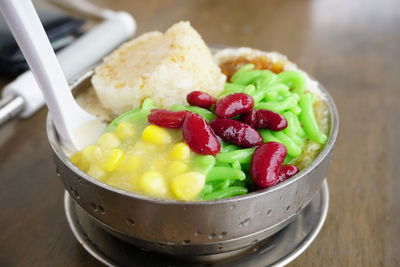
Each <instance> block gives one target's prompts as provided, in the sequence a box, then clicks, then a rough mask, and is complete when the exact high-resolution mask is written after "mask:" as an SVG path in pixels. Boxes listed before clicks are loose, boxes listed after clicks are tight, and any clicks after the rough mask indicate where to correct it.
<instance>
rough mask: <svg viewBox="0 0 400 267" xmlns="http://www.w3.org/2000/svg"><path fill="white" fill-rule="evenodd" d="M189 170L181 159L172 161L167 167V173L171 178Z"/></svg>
mask: <svg viewBox="0 0 400 267" xmlns="http://www.w3.org/2000/svg"><path fill="white" fill-rule="evenodd" d="M188 170H189V166H188V165H186V164H185V163H183V162H182V161H174V162H172V163H171V164H170V165H169V166H168V168H167V175H168V176H169V177H171V178H173V177H175V176H178V175H181V174H183V173H185V172H187V171H188Z"/></svg>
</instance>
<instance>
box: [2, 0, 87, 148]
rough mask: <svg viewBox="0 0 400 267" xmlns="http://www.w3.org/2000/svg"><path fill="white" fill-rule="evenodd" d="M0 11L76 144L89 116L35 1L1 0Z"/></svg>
mask: <svg viewBox="0 0 400 267" xmlns="http://www.w3.org/2000/svg"><path fill="white" fill-rule="evenodd" d="M0 11H1V13H2V14H3V16H4V19H5V21H6V22H7V24H8V26H9V28H10V30H11V32H12V33H13V35H14V37H15V39H16V41H17V43H18V45H19V47H20V49H21V51H22V53H23V54H24V57H25V59H26V61H27V62H28V65H29V67H30V69H31V71H32V72H33V75H34V76H35V79H36V81H37V83H38V84H39V87H40V89H41V91H42V94H43V97H44V99H45V101H46V103H47V106H48V108H49V111H50V114H51V116H52V119H53V122H54V124H55V126H56V128H57V131H58V133H59V134H60V135H61V138H62V139H63V140H66V141H70V144H74V143H76V142H74V135H73V129H75V128H77V127H78V126H79V125H77V123H79V122H82V121H84V120H82V116H83V117H85V116H87V117H89V115H88V114H87V113H86V112H84V111H83V110H82V109H81V108H80V107H79V106H78V104H77V103H76V102H75V100H74V98H73V96H72V93H71V91H70V89H69V86H68V83H67V81H66V79H65V77H64V74H63V71H62V69H61V67H60V65H59V63H58V61H57V58H56V55H55V53H54V51H53V49H52V47H51V44H50V41H49V39H48V37H47V35H46V33H45V31H44V29H43V26H42V24H41V22H40V20H39V17H38V15H37V13H36V11H35V8H34V6H33V4H32V2H31V1H30V0H17V1H16V0H0ZM86 114H87V115H86Z"/></svg>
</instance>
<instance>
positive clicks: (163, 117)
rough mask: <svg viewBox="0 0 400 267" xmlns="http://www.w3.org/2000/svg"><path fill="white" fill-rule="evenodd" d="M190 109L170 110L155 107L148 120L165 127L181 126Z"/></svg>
mask: <svg viewBox="0 0 400 267" xmlns="http://www.w3.org/2000/svg"><path fill="white" fill-rule="evenodd" d="M188 113H189V112H188V111H170V110H165V109H153V110H151V113H150V114H149V116H148V117H147V120H148V121H149V122H150V123H152V124H155V125H157V126H160V127H164V128H181V127H182V124H183V120H184V119H185V117H186V115H187V114H188Z"/></svg>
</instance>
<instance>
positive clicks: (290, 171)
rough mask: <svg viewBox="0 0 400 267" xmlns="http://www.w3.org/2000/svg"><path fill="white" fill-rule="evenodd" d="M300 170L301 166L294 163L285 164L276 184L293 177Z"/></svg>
mask: <svg viewBox="0 0 400 267" xmlns="http://www.w3.org/2000/svg"><path fill="white" fill-rule="evenodd" d="M298 172H299V168H297V166H296V165H293V164H287V165H283V166H282V167H281V169H280V170H279V177H278V179H277V180H276V183H275V184H279V183H280V182H283V181H285V180H286V179H288V178H290V177H292V176H293V175H295V174H296V173H298Z"/></svg>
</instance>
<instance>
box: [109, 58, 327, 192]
mask: <svg viewBox="0 0 400 267" xmlns="http://www.w3.org/2000/svg"><path fill="white" fill-rule="evenodd" d="M239 92H240V93H246V94H248V95H250V96H252V97H253V99H254V102H255V108H256V109H267V110H271V111H274V112H278V113H280V114H281V115H283V116H284V117H285V118H286V120H287V122H288V127H287V128H286V129H284V130H282V131H279V132H275V131H272V130H268V129H259V130H258V131H259V133H260V134H261V136H262V138H263V141H264V142H280V143H282V144H284V145H285V146H286V148H287V151H288V154H287V156H286V158H285V161H284V164H289V163H292V162H295V161H296V160H297V159H298V158H299V157H301V155H302V153H303V151H304V145H305V143H306V141H307V140H311V141H313V142H315V143H318V144H320V145H323V144H325V143H326V141H327V136H326V135H325V134H324V133H323V132H322V131H321V130H320V129H319V127H318V123H317V121H316V118H315V116H314V108H313V105H314V103H315V95H313V94H311V93H309V92H307V85H306V80H305V78H304V77H303V74H301V73H300V72H296V71H284V72H281V73H279V74H275V73H273V72H271V71H269V70H256V69H254V65H253V64H247V65H245V66H243V67H242V68H240V69H239V70H238V71H236V73H235V74H234V75H233V76H232V78H231V82H230V83H225V87H224V90H223V91H222V92H221V94H220V95H219V97H218V98H219V99H220V98H222V97H224V96H226V95H229V94H233V93H239ZM154 108H156V106H155V104H154V102H153V101H152V100H151V99H150V98H147V99H145V101H144V102H143V104H142V106H141V108H139V109H133V110H131V111H128V112H126V113H124V114H122V115H120V116H119V117H117V118H116V119H115V120H113V121H112V122H111V123H110V124H109V125H108V127H107V128H106V132H112V131H114V130H115V129H116V127H117V126H118V125H119V124H120V123H121V122H125V121H126V122H130V123H133V124H143V125H145V124H146V123H147V116H148V115H149V114H150V111H151V110H152V109H154ZM170 110H172V111H182V110H187V111H190V112H193V113H196V114H199V115H200V116H202V117H203V118H204V119H205V120H206V121H208V122H209V121H211V120H213V119H214V118H215V114H214V113H213V112H211V111H210V110H207V109H204V108H200V107H196V106H190V105H179V104H176V105H173V106H171V107H170ZM254 150H255V148H240V147H238V146H236V145H233V144H230V143H226V142H222V144H221V152H220V153H218V154H217V155H216V156H215V157H214V156H211V155H208V156H204V155H197V154H196V155H195V156H194V158H193V159H192V162H191V167H192V169H193V171H199V172H201V173H204V174H205V175H206V181H205V185H204V186H203V189H202V190H201V193H200V196H199V199H200V200H216V199H221V198H228V197H233V196H239V195H243V194H246V193H247V192H248V188H247V186H248V185H249V184H251V183H252V181H251V178H250V174H249V168H250V167H249V166H250V162H251V158H252V156H253V153H254Z"/></svg>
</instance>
